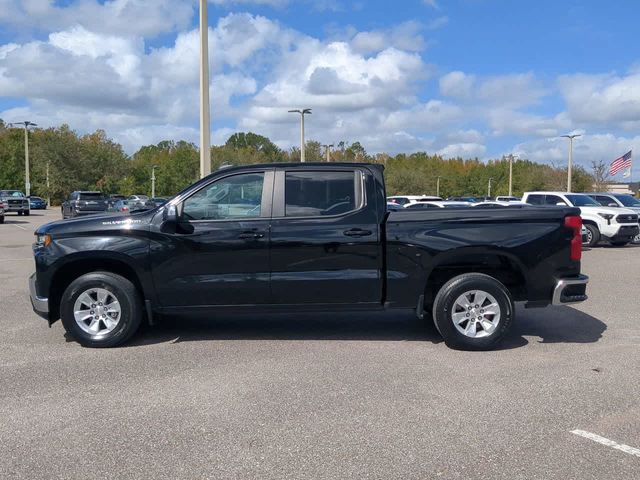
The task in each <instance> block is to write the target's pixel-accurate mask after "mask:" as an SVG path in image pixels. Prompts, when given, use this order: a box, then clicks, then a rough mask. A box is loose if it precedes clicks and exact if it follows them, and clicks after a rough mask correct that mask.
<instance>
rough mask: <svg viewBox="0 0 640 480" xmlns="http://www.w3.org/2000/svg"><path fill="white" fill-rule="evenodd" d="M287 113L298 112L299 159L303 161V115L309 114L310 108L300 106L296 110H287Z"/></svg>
mask: <svg viewBox="0 0 640 480" xmlns="http://www.w3.org/2000/svg"><path fill="white" fill-rule="evenodd" d="M289 113H299V114H300V161H301V162H303V163H304V161H305V159H304V157H305V155H304V150H305V148H304V116H305V115H311V109H310V108H302V109H296V110H289Z"/></svg>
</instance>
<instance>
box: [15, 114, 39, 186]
mask: <svg viewBox="0 0 640 480" xmlns="http://www.w3.org/2000/svg"><path fill="white" fill-rule="evenodd" d="M14 125H21V126H24V193H25V195H26V196H27V197H28V196H30V195H31V180H30V179H29V127H37V126H38V125H36V124H35V123H33V122H30V121H28V120H25V121H24V122H13V123H10V124H9V126H12V127H13V126H14Z"/></svg>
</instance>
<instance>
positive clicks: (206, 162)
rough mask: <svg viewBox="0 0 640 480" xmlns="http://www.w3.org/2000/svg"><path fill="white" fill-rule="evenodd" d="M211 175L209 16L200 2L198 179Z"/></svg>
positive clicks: (201, 0)
mask: <svg viewBox="0 0 640 480" xmlns="http://www.w3.org/2000/svg"><path fill="white" fill-rule="evenodd" d="M210 173H211V111H210V106H209V16H208V13H207V0H200V178H203V177H206V176H207V175H209V174H210Z"/></svg>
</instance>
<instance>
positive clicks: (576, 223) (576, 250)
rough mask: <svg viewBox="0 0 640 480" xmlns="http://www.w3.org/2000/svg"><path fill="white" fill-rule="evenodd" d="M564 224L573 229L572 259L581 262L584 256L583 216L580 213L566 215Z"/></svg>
mask: <svg viewBox="0 0 640 480" xmlns="http://www.w3.org/2000/svg"><path fill="white" fill-rule="evenodd" d="M564 226H565V227H567V228H570V229H571V230H573V238H572V239H571V260H573V261H574V262H579V261H580V259H581V258H582V218H581V217H580V216H579V215H569V216H567V217H564Z"/></svg>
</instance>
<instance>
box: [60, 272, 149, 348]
mask: <svg viewBox="0 0 640 480" xmlns="http://www.w3.org/2000/svg"><path fill="white" fill-rule="evenodd" d="M91 288H100V289H104V290H107V291H109V292H110V293H111V294H113V295H114V296H115V297H116V298H117V300H118V302H119V304H120V308H121V312H120V318H119V321H118V323H117V325H116V327H115V328H114V329H113V330H112V331H110V332H108V333H105V334H102V335H91V334H90V333H88V332H85V331H84V330H83V329H82V328H80V326H79V325H78V323H77V322H76V320H75V317H74V304H75V302H76V300H77V299H78V297H79V296H80V295H81V294H82V293H84V292H86V291H87V290H90V289H91ZM143 309H144V307H143V304H142V298H141V296H140V293H139V292H138V291H137V290H136V287H135V286H134V285H133V283H131V282H130V281H129V280H127V279H126V278H124V277H122V276H120V275H117V274H115V273H111V272H93V273H87V274H85V275H82V276H81V277H78V278H76V279H75V280H74V281H73V282H71V284H70V285H69V286H68V287H67V289H66V290H65V292H64V294H63V295H62V299H61V300H60V316H61V319H62V324H63V325H64V328H65V330H66V331H67V333H69V335H71V336H72V337H73V338H74V339H76V340H77V341H78V343H80V345H82V346H84V347H92V348H100V347H117V346H119V345H122V344H123V343H125V342H126V341H127V340H129V338H131V336H132V335H133V334H134V333H135V332H136V331H137V330H138V327H139V326H140V323H141V322H142V316H143Z"/></svg>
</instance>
